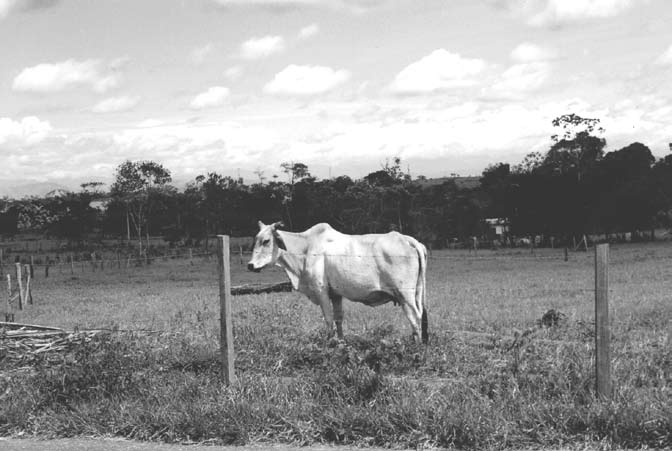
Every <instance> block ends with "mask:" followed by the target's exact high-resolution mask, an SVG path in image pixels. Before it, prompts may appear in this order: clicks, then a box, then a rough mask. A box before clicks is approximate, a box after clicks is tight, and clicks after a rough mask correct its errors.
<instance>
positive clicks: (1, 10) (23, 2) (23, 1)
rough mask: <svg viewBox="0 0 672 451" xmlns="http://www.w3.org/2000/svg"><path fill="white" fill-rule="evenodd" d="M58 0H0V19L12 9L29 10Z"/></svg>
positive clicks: (43, 6)
mask: <svg viewBox="0 0 672 451" xmlns="http://www.w3.org/2000/svg"><path fill="white" fill-rule="evenodd" d="M58 2H59V0H0V19H2V18H4V17H7V16H8V15H9V14H10V13H12V12H14V11H31V10H37V9H43V8H49V7H51V6H54V5H56V4H57V3H58Z"/></svg>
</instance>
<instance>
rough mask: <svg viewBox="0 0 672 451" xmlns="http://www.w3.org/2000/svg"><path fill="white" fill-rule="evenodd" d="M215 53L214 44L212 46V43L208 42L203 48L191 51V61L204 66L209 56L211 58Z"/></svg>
mask: <svg viewBox="0 0 672 451" xmlns="http://www.w3.org/2000/svg"><path fill="white" fill-rule="evenodd" d="M214 51H215V46H214V44H212V42H208V43H207V44H205V45H203V46H201V47H197V48H195V49H193V50H192V51H191V61H193V62H194V64H203V63H204V62H205V60H206V59H207V58H208V56H210V55H211V54H212V52H214Z"/></svg>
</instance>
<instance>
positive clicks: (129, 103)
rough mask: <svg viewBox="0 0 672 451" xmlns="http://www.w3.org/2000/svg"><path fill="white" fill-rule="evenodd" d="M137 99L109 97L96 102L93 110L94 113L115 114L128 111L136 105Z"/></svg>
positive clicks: (138, 99)
mask: <svg viewBox="0 0 672 451" xmlns="http://www.w3.org/2000/svg"><path fill="white" fill-rule="evenodd" d="M139 101H140V98H139V97H131V96H121V97H110V98H107V99H104V100H101V101H100V102H98V103H97V104H96V105H95V106H94V107H93V108H92V111H93V112H94V113H116V112H119V111H126V110H130V109H131V108H133V107H134V106H136V105H137V104H138V102H139Z"/></svg>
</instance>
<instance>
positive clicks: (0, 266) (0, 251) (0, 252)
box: [0, 247, 3, 276]
mask: <svg viewBox="0 0 672 451" xmlns="http://www.w3.org/2000/svg"><path fill="white" fill-rule="evenodd" d="M2 259H3V255H2V248H1V247H0V276H1V275H2V274H3V273H2V271H3V268H2Z"/></svg>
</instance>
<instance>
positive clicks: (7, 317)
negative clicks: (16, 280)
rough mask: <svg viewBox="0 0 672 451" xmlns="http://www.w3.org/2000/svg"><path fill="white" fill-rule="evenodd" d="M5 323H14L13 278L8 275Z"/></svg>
mask: <svg viewBox="0 0 672 451" xmlns="http://www.w3.org/2000/svg"><path fill="white" fill-rule="evenodd" d="M5 321H7V322H8V323H13V322H14V312H13V311H12V276H11V275H10V274H9V273H8V274H7V311H6V312H5Z"/></svg>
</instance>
